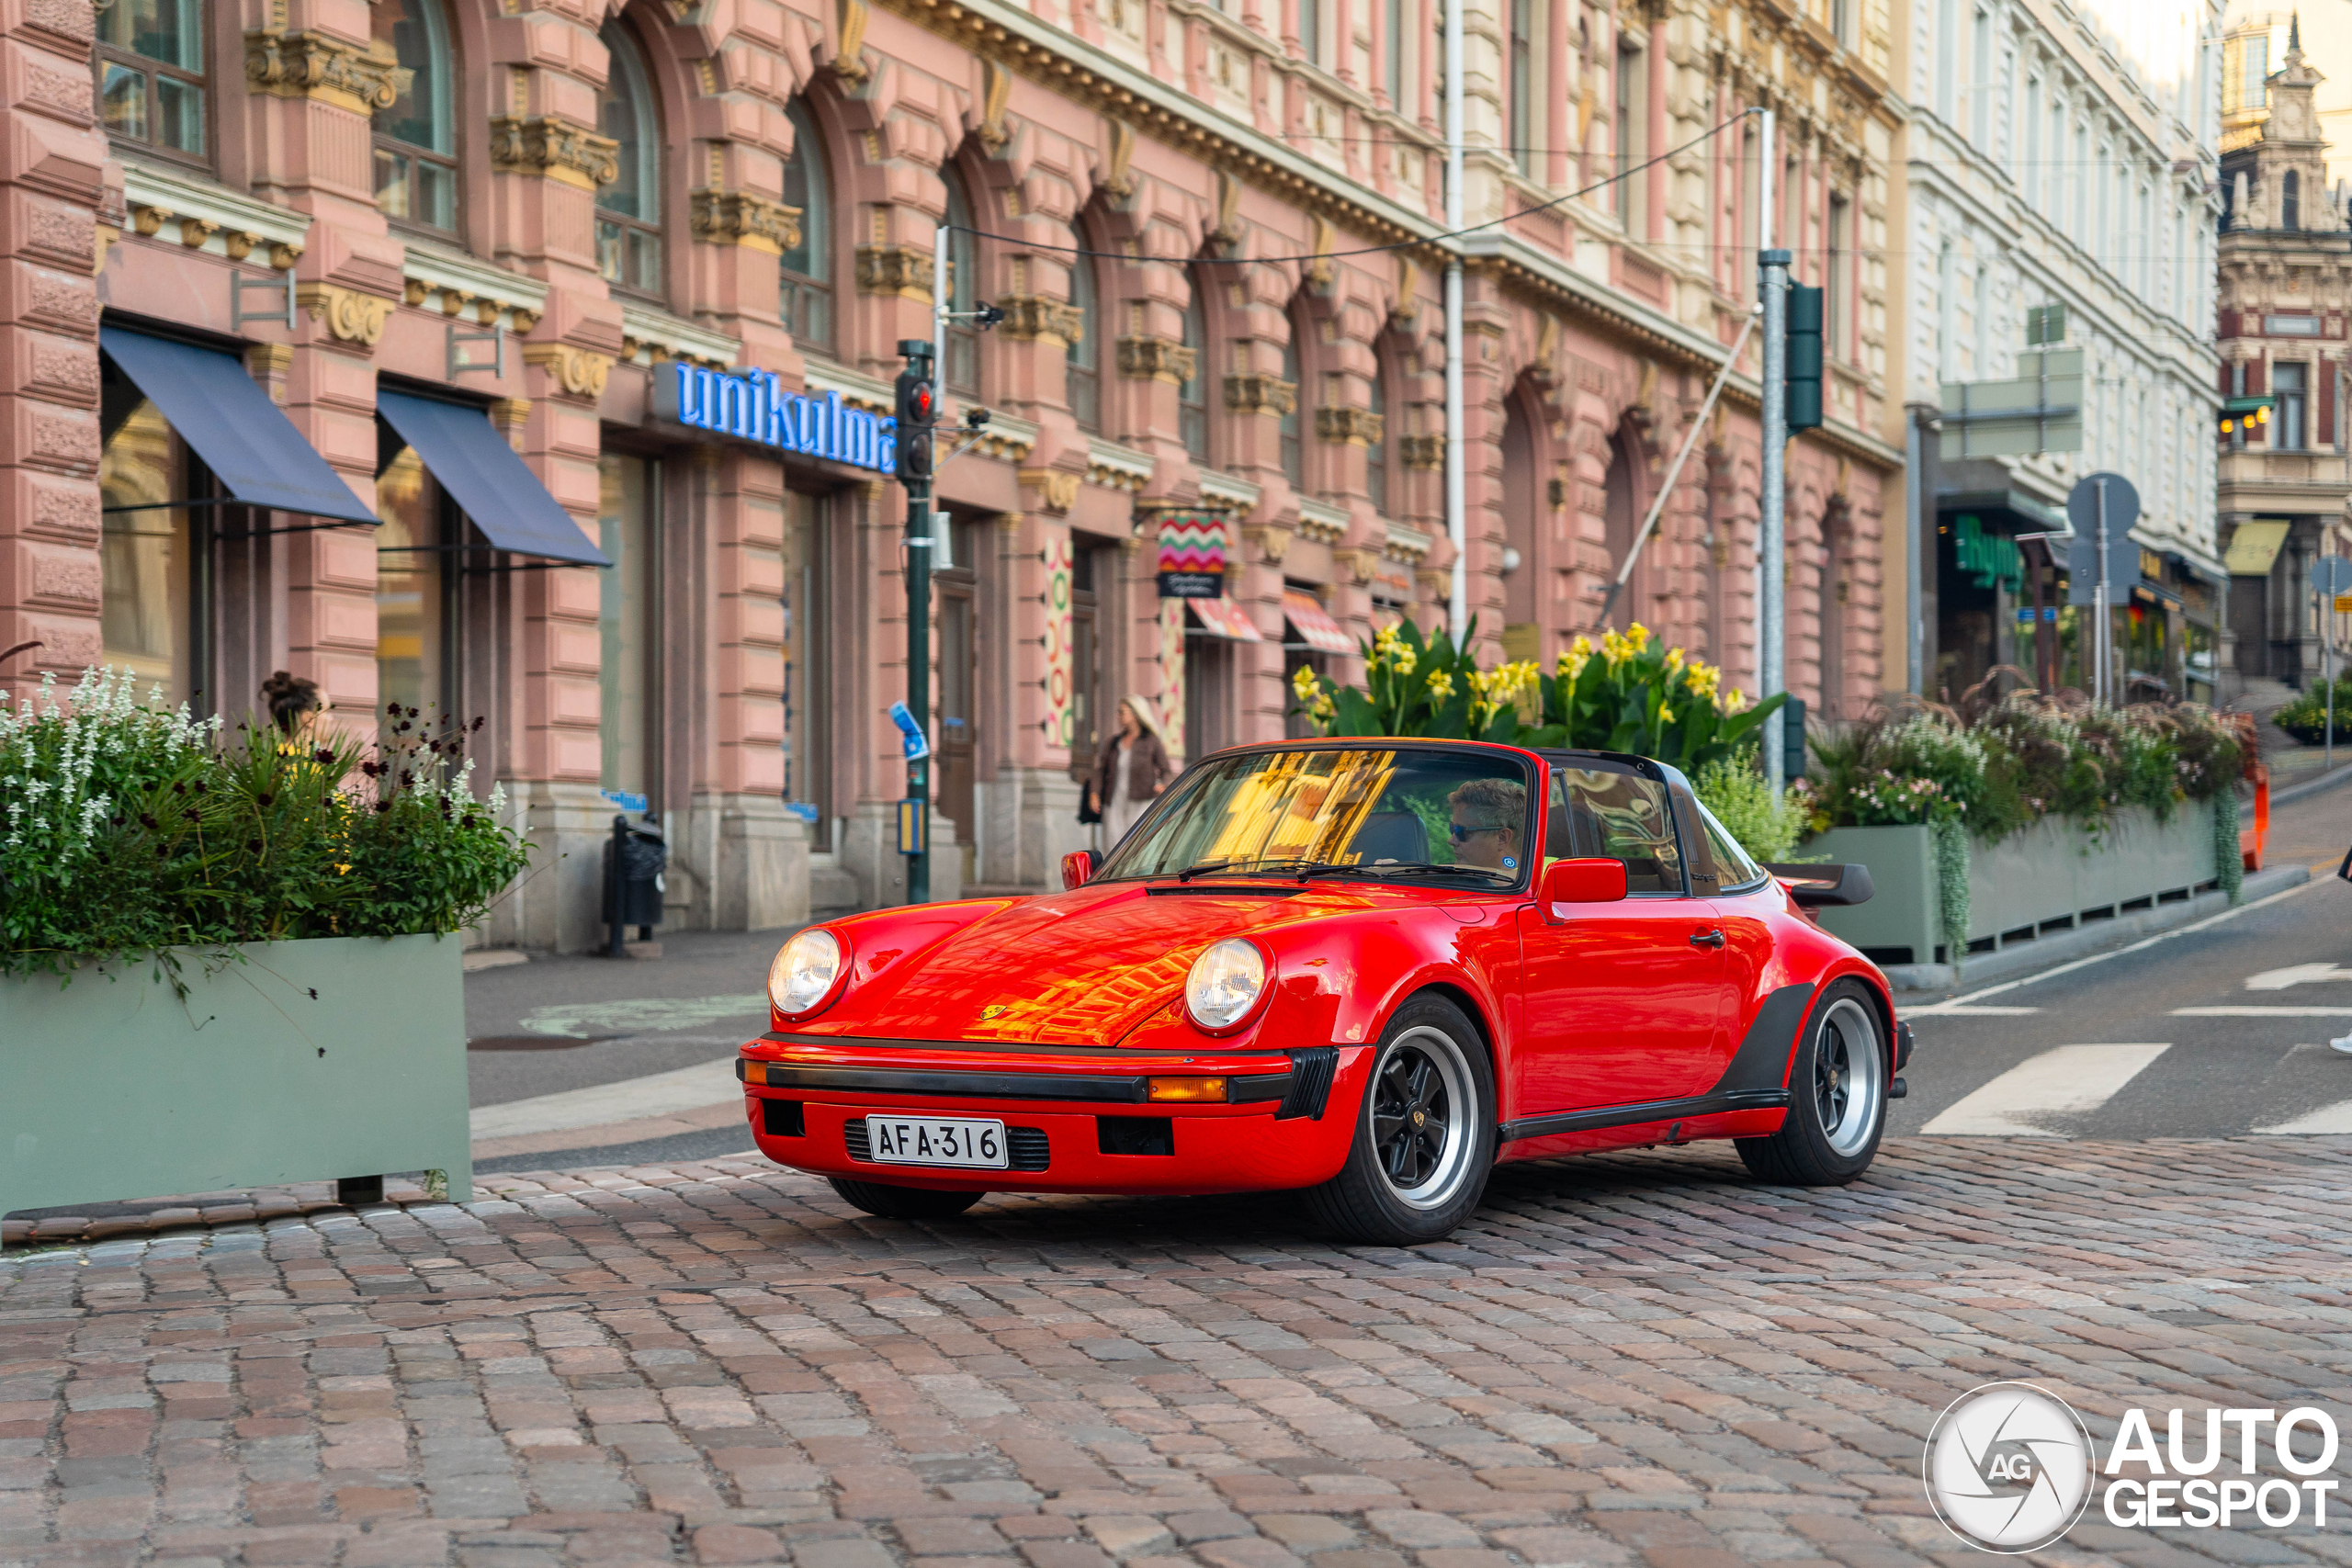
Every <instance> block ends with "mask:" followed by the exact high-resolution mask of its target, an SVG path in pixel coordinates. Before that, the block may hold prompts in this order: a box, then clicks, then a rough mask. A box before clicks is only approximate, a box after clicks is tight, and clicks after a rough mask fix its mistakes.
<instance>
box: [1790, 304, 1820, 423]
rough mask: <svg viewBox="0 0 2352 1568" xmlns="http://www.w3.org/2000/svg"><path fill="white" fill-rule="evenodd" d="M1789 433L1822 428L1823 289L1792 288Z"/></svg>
mask: <svg viewBox="0 0 2352 1568" xmlns="http://www.w3.org/2000/svg"><path fill="white" fill-rule="evenodd" d="M1788 375H1789V396H1788V412H1789V434H1792V435H1794V434H1796V433H1797V432H1798V431H1800V430H1819V429H1820V428H1821V290H1820V289H1818V288H1813V287H1812V286H1810V285H1808V284H1803V283H1791V284H1790V285H1789V338H1788Z"/></svg>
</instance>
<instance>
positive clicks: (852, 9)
mask: <svg viewBox="0 0 2352 1568" xmlns="http://www.w3.org/2000/svg"><path fill="white" fill-rule="evenodd" d="M865 20H866V13H865V0H842V9H841V31H840V33H839V34H838V36H837V42H836V44H835V46H834V49H833V57H832V59H831V60H829V61H827V62H825V68H826V69H827V70H829V71H831V73H833V74H834V75H836V76H838V77H840V78H841V79H842V81H843V82H845V83H847V84H848V85H851V86H853V87H854V86H856V85H858V84H860V83H862V82H864V81H865V78H866V76H867V75H868V74H869V72H868V69H867V66H866V63H865V53H864V51H865Z"/></svg>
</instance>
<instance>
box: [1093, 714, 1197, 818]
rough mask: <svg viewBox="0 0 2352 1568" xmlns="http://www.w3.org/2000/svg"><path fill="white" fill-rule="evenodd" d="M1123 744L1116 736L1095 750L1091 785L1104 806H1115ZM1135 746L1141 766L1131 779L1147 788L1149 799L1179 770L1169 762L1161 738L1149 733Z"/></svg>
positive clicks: (1137, 767)
mask: <svg viewBox="0 0 2352 1568" xmlns="http://www.w3.org/2000/svg"><path fill="white" fill-rule="evenodd" d="M1119 741H1120V737H1119V735H1118V734H1117V733H1116V732H1114V733H1113V734H1112V735H1111V737H1110V738H1109V739H1106V740H1104V741H1103V743H1102V744H1101V745H1099V746H1097V747H1096V748H1095V749H1094V773H1093V776H1092V777H1091V778H1090V779H1089V780H1088V781H1087V782H1088V784H1090V785H1091V787H1092V789H1093V791H1094V798H1095V799H1096V800H1098V801H1100V802H1101V803H1102V804H1103V805H1104V806H1108V805H1110V804H1111V791H1112V785H1113V784H1114V782H1115V779H1114V775H1113V773H1112V770H1113V769H1114V768H1116V767H1118V766H1119V762H1120V759H1121V758H1122V757H1123V756H1125V748H1124V747H1122V746H1121V745H1120V744H1119ZM1131 744H1132V745H1134V746H1135V747H1136V763H1137V766H1136V768H1135V769H1133V770H1131V772H1130V773H1129V777H1130V778H1131V779H1132V780H1134V781H1136V782H1137V783H1140V784H1142V785H1143V787H1144V790H1145V792H1146V794H1147V795H1148V792H1149V790H1150V787H1151V786H1152V785H1153V784H1166V783H1167V782H1168V781H1169V780H1170V779H1172V778H1174V777H1175V776H1176V769H1175V767H1174V765H1173V764H1171V763H1170V761H1169V760H1168V748H1167V747H1165V746H1162V745H1161V744H1160V743H1159V736H1157V735H1154V734H1153V733H1152V732H1151V731H1149V730H1148V729H1147V730H1145V731H1144V732H1143V733H1142V734H1141V735H1138V736H1136V738H1135V739H1134V740H1133V741H1132V742H1131Z"/></svg>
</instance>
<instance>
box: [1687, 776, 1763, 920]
mask: <svg viewBox="0 0 2352 1568" xmlns="http://www.w3.org/2000/svg"><path fill="white" fill-rule="evenodd" d="M1668 776H1669V777H1670V778H1671V779H1672V780H1673V783H1672V784H1671V786H1670V790H1671V794H1672V795H1673V797H1674V809H1675V812H1676V814H1677V815H1678V816H1679V817H1680V818H1681V820H1682V841H1683V843H1684V844H1685V845H1687V846H1688V847H1689V851H1690V852H1689V854H1688V856H1687V857H1686V858H1687V860H1688V869H1689V871H1690V874H1691V892H1692V893H1693V894H1695V895H1697V896H1698V897H1702V898H1704V897H1711V896H1713V894H1716V893H1731V892H1739V891H1745V890H1747V889H1750V888H1753V887H1755V886H1758V885H1760V884H1761V883H1762V882H1763V880H1764V872H1763V869H1762V868H1761V867H1759V866H1758V864H1757V863H1755V862H1754V861H1752V860H1750V859H1749V858H1748V856H1747V851H1746V850H1743V849H1741V848H1740V847H1739V840H1736V839H1735V838H1733V837H1732V836H1731V833H1730V831H1729V830H1728V829H1725V828H1724V825H1723V824H1722V823H1720V822H1718V821H1716V820H1715V818H1714V816H1713V813H1711V812H1710V811H1708V809H1707V808H1706V807H1705V806H1703V805H1702V804H1701V803H1700V800H1699V797H1698V795H1695V794H1693V793H1692V792H1691V785H1690V783H1689V781H1687V780H1686V779H1684V778H1683V776H1682V775H1681V774H1680V773H1674V772H1672V770H1668Z"/></svg>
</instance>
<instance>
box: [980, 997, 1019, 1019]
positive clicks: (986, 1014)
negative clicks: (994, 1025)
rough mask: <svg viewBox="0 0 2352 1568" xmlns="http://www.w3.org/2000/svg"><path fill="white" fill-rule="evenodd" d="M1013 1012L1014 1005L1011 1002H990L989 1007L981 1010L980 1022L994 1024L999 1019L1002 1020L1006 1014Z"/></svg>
mask: <svg viewBox="0 0 2352 1568" xmlns="http://www.w3.org/2000/svg"><path fill="white" fill-rule="evenodd" d="M1011 1011H1012V1003H1011V1002H990V1003H989V1005H988V1006H986V1007H984V1008H982V1009H981V1010H980V1021H981V1022H982V1023H989V1022H992V1021H995V1020H997V1019H1000V1018H1002V1017H1003V1016H1004V1015H1005V1014H1006V1013H1009V1012H1011Z"/></svg>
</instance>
